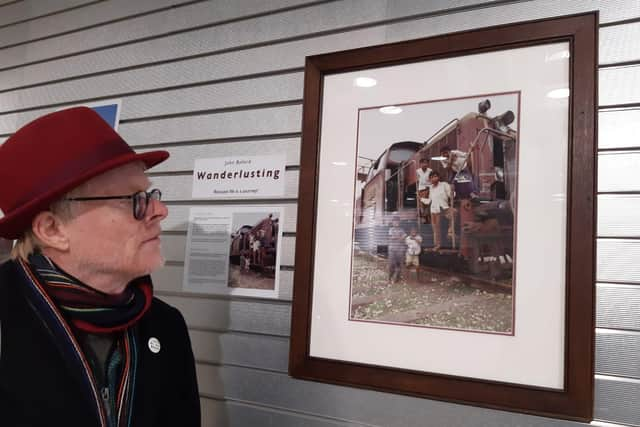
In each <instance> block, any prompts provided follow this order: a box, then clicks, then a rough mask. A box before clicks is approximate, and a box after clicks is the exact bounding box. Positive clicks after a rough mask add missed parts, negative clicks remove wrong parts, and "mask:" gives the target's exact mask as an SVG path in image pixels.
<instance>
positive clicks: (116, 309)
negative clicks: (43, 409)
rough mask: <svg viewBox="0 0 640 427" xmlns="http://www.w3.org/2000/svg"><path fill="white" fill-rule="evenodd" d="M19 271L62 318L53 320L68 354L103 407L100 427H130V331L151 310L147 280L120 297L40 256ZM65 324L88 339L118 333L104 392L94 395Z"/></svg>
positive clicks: (133, 349)
mask: <svg viewBox="0 0 640 427" xmlns="http://www.w3.org/2000/svg"><path fill="white" fill-rule="evenodd" d="M23 268H25V269H28V270H29V271H30V272H31V274H29V276H30V277H31V282H32V284H33V286H34V288H33V290H34V291H37V292H36V293H35V294H36V295H40V296H41V297H42V298H43V299H44V301H45V302H47V306H48V309H49V310H50V311H51V312H53V313H57V312H58V311H59V312H61V315H57V316H54V317H56V318H57V319H58V321H59V322H61V325H60V326H62V328H63V329H64V330H66V331H67V332H66V335H67V336H68V339H69V340H70V342H71V344H72V349H69V347H67V349H69V350H71V351H72V352H73V353H74V354H75V356H74V358H76V359H78V360H80V361H81V365H82V367H83V371H84V372H85V374H86V377H87V378H88V380H89V386H90V387H91V389H92V391H93V395H94V398H95V400H96V403H97V405H98V406H101V408H98V415H99V418H100V421H101V426H103V427H130V426H131V418H132V415H133V411H132V405H133V391H134V388H135V380H136V367H137V361H138V350H137V343H136V328H135V327H133V326H134V325H135V324H136V323H137V321H138V320H139V319H140V318H141V317H142V316H143V315H144V314H145V313H146V312H147V310H148V309H149V307H150V306H151V300H152V288H151V282H150V280H148V277H147V278H141V279H137V280H135V281H133V282H131V283H130V284H129V286H127V288H126V290H125V291H124V292H123V293H122V294H121V295H109V294H105V293H103V292H100V291H98V290H96V289H93V288H90V287H89V286H87V285H85V284H83V283H82V282H80V281H79V280H77V279H76V278H74V277H73V276H71V275H69V274H67V273H65V272H64V271H63V270H62V269H60V268H59V267H58V266H56V265H55V264H54V263H53V262H52V261H51V260H50V259H49V258H47V257H45V256H44V255H42V254H35V255H31V256H30V257H29V264H23ZM33 272H35V273H36V274H35V275H34V274H33ZM38 279H40V280H38ZM69 323H70V324H71V325H73V326H74V327H75V328H77V329H78V330H80V331H82V332H85V333H89V334H107V333H114V332H121V334H120V336H121V337H120V338H119V340H118V342H117V343H116V350H115V351H114V354H113V356H112V357H111V359H110V361H109V362H108V367H107V377H108V378H107V386H106V388H105V389H102V390H98V388H97V385H96V380H95V375H94V374H93V372H92V371H91V364H90V363H89V361H88V360H87V359H86V356H85V355H84V354H83V352H82V351H81V350H80V346H79V344H78V342H77V338H76V337H75V336H73V335H75V334H73V333H72V331H71V329H70V328H69V326H68V325H69ZM107 389H108V390H107ZM105 395H107V396H108V397H107V398H105ZM100 402H101V403H100Z"/></svg>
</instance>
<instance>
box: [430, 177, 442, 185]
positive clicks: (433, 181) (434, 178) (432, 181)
mask: <svg viewBox="0 0 640 427" xmlns="http://www.w3.org/2000/svg"><path fill="white" fill-rule="evenodd" d="M429 179H430V180H431V183H432V184H437V183H438V181H440V177H439V176H438V175H431V178H429Z"/></svg>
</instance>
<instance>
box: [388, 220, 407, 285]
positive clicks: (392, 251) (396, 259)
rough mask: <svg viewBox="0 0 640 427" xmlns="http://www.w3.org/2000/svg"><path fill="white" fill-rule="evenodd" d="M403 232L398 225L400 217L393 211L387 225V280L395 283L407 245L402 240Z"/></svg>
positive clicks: (399, 275) (398, 277)
mask: <svg viewBox="0 0 640 427" xmlns="http://www.w3.org/2000/svg"><path fill="white" fill-rule="evenodd" d="M404 238H405V232H404V230H403V229H402V227H400V217H399V215H398V213H397V212H394V213H393V215H392V217H391V227H389V246H388V250H389V254H388V255H389V282H390V283H396V282H398V281H399V280H400V277H401V273H402V263H403V262H404V256H405V251H406V250H407V245H406V243H405V241H404Z"/></svg>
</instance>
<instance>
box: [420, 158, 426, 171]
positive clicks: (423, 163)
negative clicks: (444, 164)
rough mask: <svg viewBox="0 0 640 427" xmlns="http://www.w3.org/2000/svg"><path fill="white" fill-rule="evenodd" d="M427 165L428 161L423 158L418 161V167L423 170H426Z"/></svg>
mask: <svg viewBox="0 0 640 427" xmlns="http://www.w3.org/2000/svg"><path fill="white" fill-rule="evenodd" d="M427 166H428V163H427V162H426V161H425V160H421V161H420V168H422V170H423V171H426V170H427Z"/></svg>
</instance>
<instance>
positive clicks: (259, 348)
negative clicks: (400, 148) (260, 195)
mask: <svg viewBox="0 0 640 427" xmlns="http://www.w3.org/2000/svg"><path fill="white" fill-rule="evenodd" d="M596 9H598V10H600V19H601V24H602V27H601V29H600V64H601V69H600V72H599V77H600V107H601V112H600V115H599V117H600V130H599V132H600V140H599V148H600V153H599V172H598V178H599V187H598V190H599V195H598V202H599V213H598V259H597V265H598V272H597V280H598V283H597V328H598V329H597V355H596V365H597V366H596V369H597V375H596V403H595V416H596V418H597V419H600V420H605V421H609V422H617V423H621V424H629V425H639V426H640V357H639V356H638V355H639V354H640V286H638V285H640V267H639V266H640V262H638V261H639V259H640V240H639V238H640V180H638V179H636V176H635V172H637V171H638V170H639V169H640V141H639V140H638V135H640V1H639V0H600V1H596V0H584V1H581V0H562V1H559V0H529V1H522V0H520V1H516V0H513V1H506V0H503V1H489V0H429V1H426V0H341V1H311V0H235V1H234V0H213V1H197V0H196V1H188V0H107V1H104V0H102V1H100V0H98V1H90V0H18V1H7V0H0V143H1V142H3V141H4V140H6V138H7V137H8V136H9V135H10V134H11V133H12V132H14V131H15V130H16V129H17V128H18V127H20V126H21V125H22V124H24V123H26V122H28V121H30V120H32V119H33V118H35V117H38V116H40V115H42V114H44V113H47V112H50V111H53V110H56V109H58V108H60V107H62V106H65V105H71V104H75V103H79V102H89V101H96V100H100V99H109V98H122V99H123V111H122V117H121V119H122V122H121V127H120V131H121V133H122V134H123V135H124V136H125V138H126V139H127V140H128V141H130V143H131V144H133V145H135V146H137V148H138V149H140V150H146V149H156V148H163V149H167V150H169V151H170V152H171V154H172V157H171V160H170V161H168V162H166V164H164V165H162V166H161V167H159V168H157V169H156V170H155V171H154V172H153V178H152V179H153V181H154V183H156V184H157V186H159V187H160V188H162V189H163V191H164V192H165V194H166V198H167V200H168V205H169V208H170V212H171V217H170V219H168V220H167V222H166V224H165V228H164V236H163V239H164V245H165V249H166V255H167V257H168V260H169V262H168V264H167V266H166V267H165V268H164V269H163V270H162V271H161V272H159V273H158V274H156V276H155V282H156V289H157V294H158V295H159V296H161V297H162V298H163V299H165V300H166V301H168V302H169V303H171V304H173V305H175V306H176V307H178V308H179V309H180V310H181V311H182V312H183V314H184V315H185V317H186V319H187V322H188V324H189V327H190V331H191V336H192V340H193V345H194V351H195V354H196V358H197V361H198V377H199V382H200V389H201V395H202V404H203V425H205V426H227V425H228V426H285V427H286V426H311V427H315V426H318V427H326V426H352V425H370V426H390V427H393V426H398V427H399V426H437V427H443V426H444V427H449V426H451V427H456V426H487V427H489V426H491V427H493V426H516V425H517V426H527V427H533V426H552V427H554V426H571V425H578V424H575V423H569V422H564V421H554V420H549V419H544V418H539V417H533V416H527V415H519V414H512V413H506V412H501V411H494V410H487V409H481V408H473V407H468V406H461V405H454V404H450V403H444V402H434V401H429V400H424V399H416V398H409V397H403V396H397V395H391V394H384V393H378V392H372V391H365V390H360V389H353V388H346V387H337V386H331V385H326V384H320V383H312V382H305V381H298V380H293V379H291V378H289V377H288V376H287V373H286V371H287V358H288V335H289V322H290V314H291V306H290V301H291V288H292V282H293V270H294V265H293V264H294V252H295V224H296V199H297V194H298V183H297V180H298V170H297V168H298V165H299V152H300V123H301V100H302V78H303V75H302V72H303V64H304V57H305V56H306V55H312V54H318V53H324V52H331V51H336V50H342V49H348V48H355V47H362V46H369V45H375V44H380V43H386V42H394V41H400V40H407V39H412V38H418V37H424V36H430V35H435V34H441V33H446V32H452V31H460V30H465V29H471V28H478V27H483V26H489V25H496V24H503V23H509V22H515V21H522V20H529V19H535V18H545V17H551V16H558V15H563V14H571V13H578V12H584V11H590V10H596ZM268 152H271V153H275V152H284V153H286V155H287V172H286V195H285V197H284V198H282V199H278V200H265V201H263V203H265V204H272V203H278V204H283V205H284V206H285V215H286V221H285V223H284V231H285V237H284V242H283V256H282V265H283V266H282V270H283V271H282V274H281V293H280V298H279V299H278V300H275V301H274V300H262V299H255V298H227V297H215V296H209V295H201V294H193V293H186V292H183V291H182V274H183V260H184V248H185V239H186V228H187V224H186V222H187V215H188V210H189V207H190V206H200V205H207V204H210V202H207V201H204V200H193V199H191V197H190V196H189V195H190V194H191V180H190V174H191V171H192V168H193V161H194V159H195V158H201V157H210V156H211V157H213V156H226V155H230V154H237V153H243V154H250V153H268ZM26 166H27V167H28V165H26ZM252 203H253V202H252Z"/></svg>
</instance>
